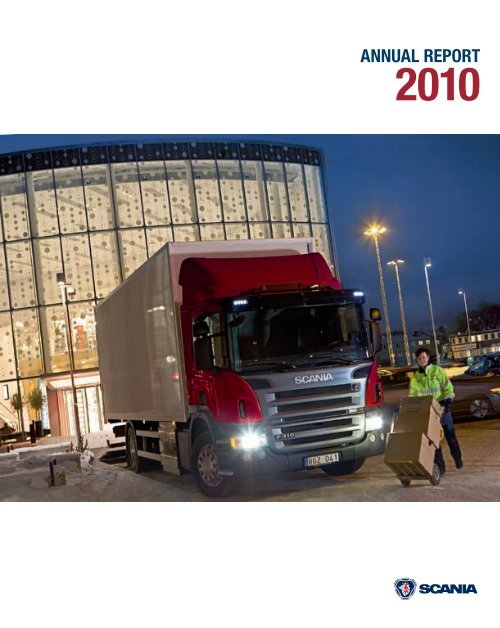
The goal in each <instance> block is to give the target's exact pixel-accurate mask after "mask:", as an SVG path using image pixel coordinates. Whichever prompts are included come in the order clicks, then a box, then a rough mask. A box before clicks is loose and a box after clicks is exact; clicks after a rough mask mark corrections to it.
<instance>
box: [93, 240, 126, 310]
mask: <svg viewBox="0 0 500 628" xmlns="http://www.w3.org/2000/svg"><path fill="white" fill-rule="evenodd" d="M90 247H91V249H92V263H93V265H94V276H95V286H96V296H97V298H98V299H101V298H103V297H107V296H108V294H109V293H110V292H111V291H112V290H114V289H115V288H116V286H118V284H119V283H120V265H119V255H118V243H117V240H116V234H115V232H114V231H106V232H99V233H91V234H90Z"/></svg>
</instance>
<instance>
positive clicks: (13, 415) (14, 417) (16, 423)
mask: <svg viewBox="0 0 500 628" xmlns="http://www.w3.org/2000/svg"><path fill="white" fill-rule="evenodd" d="M0 333H1V331H0ZM2 389H3V392H4V393H6V394H7V395H8V398H7V399H4V400H3V401H2V402H0V403H1V413H2V417H3V418H5V419H7V421H8V422H9V423H10V424H11V425H12V426H13V427H14V428H15V430H16V432H21V431H22V429H23V427H24V429H25V430H26V426H27V425H28V423H27V422H24V423H23V411H24V410H25V408H23V410H22V411H21V412H20V413H19V414H18V413H17V411H16V410H14V408H13V407H12V404H11V402H12V396H13V395H17V393H18V392H19V390H18V387H17V380H13V381H10V382H2Z"/></svg>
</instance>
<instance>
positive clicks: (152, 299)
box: [96, 239, 385, 497]
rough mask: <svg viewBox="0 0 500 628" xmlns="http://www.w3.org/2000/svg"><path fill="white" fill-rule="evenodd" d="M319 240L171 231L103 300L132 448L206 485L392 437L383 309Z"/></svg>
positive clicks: (336, 461)
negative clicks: (380, 363)
mask: <svg viewBox="0 0 500 628" xmlns="http://www.w3.org/2000/svg"><path fill="white" fill-rule="evenodd" d="M363 303H364V295H363V293H362V292H360V291H356V290H345V289H344V288H343V287H342V286H341V284H340V283H339V282H338V281H337V279H336V278H335V277H334V276H333V274H332V272H331V270H330V268H329V266H328V264H327V263H326V261H325V259H324V258H323V257H322V256H321V255H320V254H319V253H315V252H313V250H312V242H311V240H309V239H292V240H259V241H246V242H239V241H223V242H191V243H186V244H177V243H169V244H167V245H165V246H164V247H163V248H162V249H160V250H159V251H158V252H157V253H156V254H155V255H154V256H153V257H151V259H149V260H148V261H147V262H146V263H145V264H143V265H142V266H141V267H140V268H139V269H138V270H137V271H136V272H135V273H134V274H133V275H131V276H130V277H129V278H128V279H127V280H126V281H125V282H123V283H122V284H121V285H120V286H119V287H118V288H117V289H116V290H115V291H114V292H113V293H111V294H110V295H109V296H108V297H107V298H106V299H105V300H103V301H102V302H101V303H99V305H98V306H97V308H96V321H97V341H98V351H99V363H100V374H101V384H102V390H103V397H104V408H105V416H106V419H107V420H108V421H109V422H119V423H120V424H121V426H122V427H123V425H125V442H126V451H127V461H128V465H129V466H130V468H131V469H132V470H134V471H136V472H140V471H141V470H143V469H144V468H145V467H146V466H147V464H148V463H149V462H150V461H152V460H153V461H157V462H159V463H161V465H162V466H163V468H164V469H165V470H166V471H169V472H173V473H176V474H181V473H184V472H191V473H192V474H193V475H194V478H195V480H196V483H197V485H198V487H199V488H200V489H201V491H202V492H203V493H204V494H205V495H208V496H211V497H218V496H223V495H226V494H228V493H229V492H230V491H231V489H233V488H234V487H235V486H237V481H238V478H241V477H243V476H245V475H246V474H248V473H260V472H272V471H297V470H300V469H311V468H316V467H320V468H321V469H323V470H324V471H325V472H326V473H328V474H330V475H334V476H336V475H345V474H349V473H353V472H354V471H356V470H357V469H359V468H360V467H361V466H362V464H363V463H364V461H365V459H366V458H367V457H368V456H373V455H377V454H381V453H382V452H383V451H384V449H385V432H384V429H383V417H382V414H381V404H382V403H383V392H382V386H381V382H380V380H379V378H378V375H377V364H376V360H375V359H374V355H376V353H377V352H378V351H379V350H380V329H379V324H378V321H379V320H380V312H379V310H377V309H375V308H373V309H372V310H370V321H366V320H365V319H364V316H363V308H362V305H363Z"/></svg>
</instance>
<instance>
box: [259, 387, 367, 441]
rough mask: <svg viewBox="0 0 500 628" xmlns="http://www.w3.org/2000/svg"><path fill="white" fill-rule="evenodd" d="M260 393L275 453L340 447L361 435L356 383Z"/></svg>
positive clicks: (359, 403)
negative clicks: (330, 446)
mask: <svg viewBox="0 0 500 628" xmlns="http://www.w3.org/2000/svg"><path fill="white" fill-rule="evenodd" d="M259 393H260V395H259V397H260V399H261V401H262V402H263V409H264V410H265V414H266V415H267V421H266V422H267V424H268V425H269V427H270V432H271V434H272V438H270V439H269V441H270V443H271V447H272V448H273V449H274V450H275V451H276V452H285V451H300V450H301V449H303V450H305V449H307V450H308V451H310V450H311V449H320V448H324V447H328V446H329V445H332V446H335V447H339V446H342V445H344V444H345V445H347V444H352V443H353V442H357V441H359V440H361V439H362V438H363V436H364V426H365V423H364V412H359V411H357V410H358V408H359V407H360V406H361V405H362V404H361V394H360V385H359V384H358V383H348V384H340V385H337V386H323V387H322V386H317V387H315V388H301V389H300V388H298V389H294V390H282V391H276V392H275V391H272V392H271V391H270V390H269V389H267V390H262V391H259Z"/></svg>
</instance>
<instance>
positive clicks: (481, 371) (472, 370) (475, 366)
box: [464, 351, 500, 377]
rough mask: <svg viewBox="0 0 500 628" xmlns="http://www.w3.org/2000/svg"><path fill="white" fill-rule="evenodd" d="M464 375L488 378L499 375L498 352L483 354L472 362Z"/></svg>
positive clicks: (499, 354)
mask: <svg viewBox="0 0 500 628" xmlns="http://www.w3.org/2000/svg"><path fill="white" fill-rule="evenodd" d="M464 375H473V376H476V377H477V376H483V377H484V376H488V375H500V351H494V352H493V353H485V354H484V355H480V356H479V357H478V358H476V359H475V360H474V362H473V363H472V364H471V365H470V366H469V368H468V369H467V370H466V371H464Z"/></svg>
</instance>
